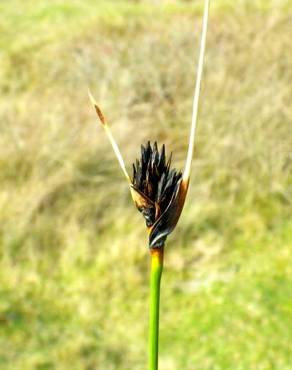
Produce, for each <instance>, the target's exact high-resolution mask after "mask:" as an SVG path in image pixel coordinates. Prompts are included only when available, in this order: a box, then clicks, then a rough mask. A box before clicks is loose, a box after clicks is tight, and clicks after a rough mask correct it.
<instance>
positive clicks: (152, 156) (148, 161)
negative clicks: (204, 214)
mask: <svg viewBox="0 0 292 370" xmlns="http://www.w3.org/2000/svg"><path fill="white" fill-rule="evenodd" d="M170 166H171V156H170V158H169V159H168V160H166V155H165V146H164V145H163V146H162V148H161V150H160V151H159V150H158V147H157V143H156V142H155V143H154V144H153V146H151V144H150V142H149V141H148V143H147V145H146V146H145V147H144V146H143V145H142V146H141V158H140V159H139V160H136V164H133V177H132V179H131V182H132V184H131V193H132V197H133V199H134V202H135V204H136V206H137V208H138V210H139V211H140V212H141V213H142V215H143V216H144V218H145V220H146V226H147V227H148V228H149V230H150V235H149V246H150V248H160V247H162V246H163V244H164V242H165V240H166V238H167V235H168V234H169V233H170V232H171V231H172V230H173V228H174V227H175V225H176V222H177V220H178V217H171V218H170V217H169V216H170V213H172V215H173V216H174V214H177V213H178V204H177V200H178V199H177V198H178V195H179V189H180V186H181V182H182V173H181V172H179V171H176V170H175V169H171V168H170ZM179 214H180V212H179ZM167 219H168V222H166V220H167Z"/></svg>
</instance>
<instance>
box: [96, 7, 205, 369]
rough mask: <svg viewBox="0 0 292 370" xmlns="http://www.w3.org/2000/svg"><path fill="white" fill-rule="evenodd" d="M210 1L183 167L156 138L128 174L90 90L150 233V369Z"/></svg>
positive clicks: (185, 183) (183, 189)
mask: <svg viewBox="0 0 292 370" xmlns="http://www.w3.org/2000/svg"><path fill="white" fill-rule="evenodd" d="M209 2H210V0H205V7H204V15H203V25H202V35H201V44H200V53H199V61H198V68H197V78H196V84H195V91H194V99H193V112H192V120H191V128H190V135H189V145H188V152H187V157H186V163H185V168H184V171H183V172H181V171H177V170H176V169H172V168H171V155H170V157H169V158H168V159H167V157H166V150H165V146H164V145H162V147H161V149H160V150H159V148H158V145H157V142H154V143H153V144H151V143H150V141H148V143H147V144H146V145H145V146H144V145H142V146H141V157H140V159H138V160H136V162H135V163H134V164H133V171H132V176H130V175H129V174H128V171H127V169H126V166H125V162H124V160H123V157H122V155H121V152H120V150H119V147H118V145H117V143H116V141H115V139H114V137H113V135H112V133H111V130H110V127H109V125H108V123H107V120H106V119H105V116H104V114H103V113H102V111H101V109H100V108H99V106H98V104H97V103H96V101H95V99H94V98H93V96H92V94H91V93H90V92H89V97H90V100H91V102H92V104H93V106H94V108H95V111H96V113H97V116H98V118H99V121H100V122H101V124H102V126H103V128H104V130H105V132H106V135H107V137H108V139H109V141H110V143H111V145H112V148H113V150H114V153H115V155H116V157H117V159H118V161H119V164H120V167H121V169H122V171H123V173H124V175H125V177H126V180H127V182H128V184H129V188H130V192H131V195H132V198H133V201H134V203H135V205H136V207H137V209H138V210H139V212H141V213H142V215H143V217H144V219H145V222H146V227H147V230H148V233H149V250H150V259H151V261H150V311H149V370H158V348H159V303H160V283H161V276H162V271H163V256H164V245H165V241H166V239H167V237H168V235H169V234H170V233H171V232H172V231H173V229H174V228H175V226H176V224H177V222H178V220H179V217H180V215H181V212H182V209H183V206H184V203H185V199H186V195H187V191H188V187H189V181H190V174H191V164H192V158H193V151H194V143H195V134H196V125H197V117H198V108H199V97H200V87H201V80H202V74H203V66H204V55H205V47H206V37H207V26H208V14H209Z"/></svg>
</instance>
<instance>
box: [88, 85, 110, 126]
mask: <svg viewBox="0 0 292 370" xmlns="http://www.w3.org/2000/svg"><path fill="white" fill-rule="evenodd" d="M88 96H89V99H90V102H91V104H92V105H93V106H94V109H95V111H96V113H97V115H98V118H99V119H100V122H101V124H102V125H105V124H106V119H105V117H104V115H103V113H102V111H101V109H100V108H99V106H98V105H97V102H96V100H95V99H94V97H93V95H92V94H91V92H90V90H89V89H88Z"/></svg>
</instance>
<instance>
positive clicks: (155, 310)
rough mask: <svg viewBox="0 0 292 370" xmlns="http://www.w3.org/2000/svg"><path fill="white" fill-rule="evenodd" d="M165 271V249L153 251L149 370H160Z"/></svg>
mask: <svg viewBox="0 0 292 370" xmlns="http://www.w3.org/2000/svg"><path fill="white" fill-rule="evenodd" d="M162 270H163V248H161V249H158V248H157V249H151V270H150V318H149V370H158V340H159V301H160V281H161V275H162Z"/></svg>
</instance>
